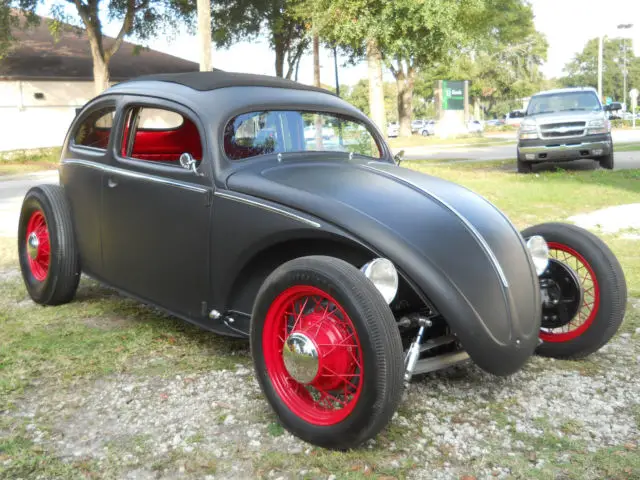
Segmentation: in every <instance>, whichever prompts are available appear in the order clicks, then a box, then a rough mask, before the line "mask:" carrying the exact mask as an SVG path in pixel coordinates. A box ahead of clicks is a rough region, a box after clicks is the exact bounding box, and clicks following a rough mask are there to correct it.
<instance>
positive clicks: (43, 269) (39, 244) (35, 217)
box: [25, 210, 51, 282]
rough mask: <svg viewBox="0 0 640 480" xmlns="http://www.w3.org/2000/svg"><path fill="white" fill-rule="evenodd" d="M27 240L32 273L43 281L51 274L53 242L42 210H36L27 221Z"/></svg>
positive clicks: (28, 258)
mask: <svg viewBox="0 0 640 480" xmlns="http://www.w3.org/2000/svg"><path fill="white" fill-rule="evenodd" d="M25 242H26V251H27V261H28V263H29V268H30V269H31V274H32V275H33V277H34V278H35V279H36V280H38V281H39V282H43V281H44V280H45V279H46V278H47V275H48V274H49V264H50V262H51V244H50V241H49V230H48V228H47V221H46V219H45V217H44V214H43V213H42V211H40V210H36V211H34V212H33V213H32V214H31V217H30V218H29V221H28V223H27V232H26V238H25Z"/></svg>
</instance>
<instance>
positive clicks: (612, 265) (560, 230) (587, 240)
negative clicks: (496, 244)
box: [522, 223, 627, 359]
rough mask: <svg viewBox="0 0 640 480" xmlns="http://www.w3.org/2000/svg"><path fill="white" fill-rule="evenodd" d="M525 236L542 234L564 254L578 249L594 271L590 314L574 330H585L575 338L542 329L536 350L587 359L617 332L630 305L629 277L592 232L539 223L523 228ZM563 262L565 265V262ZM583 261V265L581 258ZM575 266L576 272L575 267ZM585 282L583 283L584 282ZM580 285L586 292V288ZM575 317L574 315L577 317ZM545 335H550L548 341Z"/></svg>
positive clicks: (560, 356) (548, 354) (540, 352)
mask: <svg viewBox="0 0 640 480" xmlns="http://www.w3.org/2000/svg"><path fill="white" fill-rule="evenodd" d="M522 235H523V236H524V237H525V239H526V238H528V237H530V236H532V235H541V236H542V237H544V239H545V240H546V241H547V243H549V244H550V248H554V245H555V249H556V250H558V246H560V247H561V248H562V249H563V250H564V251H565V253H566V251H567V250H568V249H570V250H571V251H573V252H577V253H578V254H579V255H581V256H582V258H583V260H584V261H586V263H587V264H588V265H587V266H588V267H589V268H591V271H592V272H593V273H594V274H595V279H596V282H597V285H598V289H597V290H596V289H593V292H592V293H590V294H589V296H588V297H586V296H585V302H586V303H588V300H591V301H592V307H591V310H589V312H590V313H589V315H588V316H587V318H586V319H584V318H583V319H582V320H583V321H582V323H581V324H578V325H577V326H576V327H575V331H579V330H580V325H586V327H583V328H586V329H584V330H583V331H581V333H579V334H578V335H577V336H575V337H573V338H570V337H571V335H572V334H569V335H567V334H562V335H555V337H554V336H553V335H549V333H548V332H543V331H541V339H542V340H543V343H542V344H541V345H540V346H539V347H538V349H537V350H536V353H538V354H539V355H542V356H547V357H555V358H564V359H577V358H584V357H586V356H588V355H590V354H592V353H594V352H595V351H597V350H599V349H600V348H601V347H602V346H603V345H605V344H606V343H607V342H608V341H609V340H610V339H611V338H612V337H613V336H614V335H615V334H616V332H617V331H618V328H619V327H620V325H621V324H622V321H623V319H624V314H625V309H626V304H627V285H626V280H625V277H624V273H623V271H622V267H621V266H620V263H619V262H618V260H617V258H616V257H615V255H614V254H613V252H612V251H611V250H610V249H609V247H608V246H607V245H606V244H605V243H604V242H603V241H602V240H601V239H600V238H598V237H597V236H595V235H594V234H592V233H591V232H589V231H587V230H585V229H583V228H580V227H577V226H575V225H570V224H565V223H545V224H540V225H536V226H533V227H530V228H527V229H526V230H524V231H523V232H522ZM563 258H564V256H563ZM563 263H565V264H566V262H563ZM581 263H583V265H584V262H582V260H581ZM572 269H573V270H574V271H575V268H574V267H572ZM585 272H586V273H588V274H589V276H591V273H590V272H589V270H588V268H587V269H584V271H583V273H582V274H585ZM578 277H579V275H578ZM582 283H583V284H584V281H583V282H582ZM587 285H591V283H590V281H589V282H587ZM580 288H581V291H582V293H583V294H585V292H584V287H580ZM596 293H598V295H597V297H598V302H595V300H594V299H595V297H596ZM585 295H586V294H585ZM596 305H597V307H596ZM587 307H588V305H587ZM580 308H583V307H582V306H581V307H580ZM576 316H577V315H575V316H574V317H573V318H574V319H575V318H576ZM579 320H580V318H579ZM574 334H575V332H574ZM545 335H547V340H546V341H545Z"/></svg>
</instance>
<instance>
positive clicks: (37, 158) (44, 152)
mask: <svg viewBox="0 0 640 480" xmlns="http://www.w3.org/2000/svg"><path fill="white" fill-rule="evenodd" d="M59 161H60V148H58V147H55V148H39V149H35V150H12V151H9V152H0V175H15V174H20V173H31V172H37V171H39V170H52V169H56V168H58V162H59Z"/></svg>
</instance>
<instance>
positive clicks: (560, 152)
mask: <svg viewBox="0 0 640 480" xmlns="http://www.w3.org/2000/svg"><path fill="white" fill-rule="evenodd" d="M612 148H613V146H612V142H611V137H610V136H609V135H593V136H592V137H591V138H589V137H582V138H579V139H572V138H564V139H561V140H560V139H559V140H554V139H544V140H521V141H520V143H519V144H518V152H519V156H520V160H522V161H527V162H548V161H563V160H577V159H579V158H595V157H602V156H604V155H609V153H611V151H612Z"/></svg>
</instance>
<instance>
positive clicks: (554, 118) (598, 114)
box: [526, 110, 605, 125]
mask: <svg viewBox="0 0 640 480" xmlns="http://www.w3.org/2000/svg"><path fill="white" fill-rule="evenodd" d="M526 118H527V121H529V119H531V120H534V121H535V122H536V123H537V124H538V125H547V124H549V123H566V122H579V121H586V122H588V121H590V120H600V119H603V118H605V117H604V112H603V111H595V112H593V111H584V110H576V111H574V112H556V113H543V114H540V115H530V116H527V117H526Z"/></svg>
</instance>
